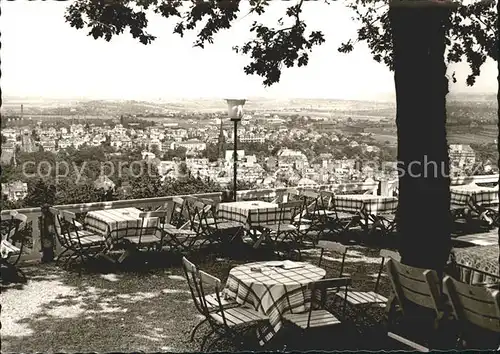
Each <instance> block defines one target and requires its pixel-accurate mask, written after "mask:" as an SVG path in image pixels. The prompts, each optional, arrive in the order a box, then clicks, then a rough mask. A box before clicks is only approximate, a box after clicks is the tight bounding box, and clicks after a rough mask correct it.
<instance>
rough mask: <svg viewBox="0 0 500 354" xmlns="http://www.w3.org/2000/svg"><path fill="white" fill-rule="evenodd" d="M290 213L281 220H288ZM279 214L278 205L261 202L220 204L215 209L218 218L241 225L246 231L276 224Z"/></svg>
mask: <svg viewBox="0 0 500 354" xmlns="http://www.w3.org/2000/svg"><path fill="white" fill-rule="evenodd" d="M290 212H291V211H288V212H286V213H285V215H284V216H283V218H284V219H290V214H289V213H290ZM280 213H281V212H280V209H279V208H278V204H275V203H268V202H263V201H240V202H232V203H221V204H219V207H218V209H217V217H218V218H221V219H224V220H228V221H236V222H240V223H243V224H245V225H246V227H247V229H250V228H252V227H256V226H261V225H266V224H276V223H278V221H279V219H280Z"/></svg>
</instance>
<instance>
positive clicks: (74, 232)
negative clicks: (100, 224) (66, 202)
mask: <svg viewBox="0 0 500 354" xmlns="http://www.w3.org/2000/svg"><path fill="white" fill-rule="evenodd" d="M49 210H50V212H51V213H52V215H53V216H54V221H55V222H54V226H55V227H54V228H55V232H56V236H57V239H58V241H59V244H60V245H61V247H62V248H63V251H62V252H61V253H60V254H59V255H58V256H57V261H56V264H59V262H60V260H62V259H64V258H66V261H65V262H64V263H63V267H69V266H70V264H71V263H73V262H74V261H76V260H77V259H80V260H81V262H82V264H85V262H86V261H87V260H89V259H94V258H96V257H97V256H98V255H100V254H103V252H104V251H105V249H106V239H105V237H104V236H102V235H98V234H96V233H94V232H91V231H88V230H85V229H84V226H83V225H82V224H81V223H79V222H78V221H77V220H76V215H75V214H74V213H72V212H69V211H66V210H59V209H57V208H53V207H50V208H49Z"/></svg>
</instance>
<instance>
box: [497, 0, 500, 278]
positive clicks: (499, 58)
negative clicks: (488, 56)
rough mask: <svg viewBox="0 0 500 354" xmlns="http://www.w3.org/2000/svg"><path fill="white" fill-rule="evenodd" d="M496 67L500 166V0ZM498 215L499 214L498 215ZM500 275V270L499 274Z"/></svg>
mask: <svg viewBox="0 0 500 354" xmlns="http://www.w3.org/2000/svg"><path fill="white" fill-rule="evenodd" d="M497 67H498V73H497V74H498V76H497V81H498V90H497V109H498V137H497V147H498V167H499V168H500V0H499V1H497ZM498 186H499V188H500V175H499V178H498ZM498 212H499V213H500V206H499V207H498ZM499 217H500V216H499ZM498 248H499V250H500V227H499V228H498ZM498 263H499V264H500V254H499V256H498ZM498 275H500V271H499V274H498Z"/></svg>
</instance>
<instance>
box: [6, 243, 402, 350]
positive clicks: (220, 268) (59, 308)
mask: <svg viewBox="0 0 500 354" xmlns="http://www.w3.org/2000/svg"><path fill="white" fill-rule="evenodd" d="M303 257H304V258H305V260H308V261H311V262H317V257H318V252H316V251H315V250H310V251H309V252H304V254H303ZM167 259H168V260H167ZM257 259H259V260H260V259H270V258H269V255H266V254H263V253H261V252H259V253H258V254H256V255H252V256H250V257H248V256H247V257H246V259H241V260H239V261H235V260H229V259H228V258H222V259H221V258H215V257H205V256H197V257H194V259H193V260H194V261H195V262H196V263H197V264H198V265H199V267H200V268H201V269H203V270H206V271H208V272H210V273H212V274H214V275H216V276H218V277H220V278H221V279H222V280H225V279H226V278H227V275H228V273H229V270H230V269H231V268H232V267H234V266H235V265H237V264H241V263H246V262H248V261H250V260H257ZM326 259H327V261H328V263H329V264H330V265H333V266H337V267H338V266H339V264H340V259H339V258H335V257H333V256H332V255H329V254H327V258H326ZM379 261H380V259H379V258H378V250H376V249H369V248H366V247H362V246H353V247H352V248H351V249H350V250H349V253H348V257H347V259H346V267H345V273H347V274H349V275H351V276H352V278H353V287H354V288H355V289H359V290H372V289H373V286H374V283H375V280H376V275H377V272H378V267H379ZM95 267H96V269H98V268H99V269H101V271H100V272H98V271H96V270H95V269H94V270H88V271H84V272H83V273H82V275H81V276H79V275H78V272H70V271H65V270H61V269H60V268H58V267H56V266H55V265H53V264H41V265H36V266H31V267H26V268H24V270H25V272H26V274H27V276H28V279H29V281H28V283H27V284H25V285H10V286H3V287H2V294H1V303H2V312H1V318H0V319H1V323H2V327H1V336H2V352H3V353H10V352H130V351H144V352H162V351H163V352H172V351H174V352H180V351H199V350H200V340H199V339H198V340H196V341H194V342H190V341H189V333H190V330H191V328H192V327H193V326H194V325H195V324H196V323H197V322H198V321H199V319H200V315H199V314H198V313H197V312H196V309H195V307H194V304H193V301H192V299H191V296H190V294H189V291H188V287H187V284H186V282H185V280H184V275H183V272H182V268H181V266H180V259H178V257H175V259H173V257H169V256H166V255H164V256H163V258H162V259H160V260H156V262H155V264H150V265H148V266H144V267H141V269H139V268H138V267H137V266H134V267H129V269H126V267H125V268H123V267H122V268H121V269H110V265H109V264H97V265H95ZM102 269H108V271H107V272H103V271H102ZM337 269H338V268H337ZM331 275H333V273H332V274H331ZM389 292H390V284H389V282H388V280H387V278H386V277H383V278H382V279H381V284H380V293H382V294H383V295H386V296H388V295H389ZM382 311H383V310H370V312H368V316H366V317H367V318H370V319H371V320H368V319H367V318H364V317H363V316H356V314H355V313H354V312H352V311H348V317H349V318H352V319H353V321H352V323H350V324H349V326H346V328H348V329H347V330H348V331H349V335H345V334H344V333H343V332H342V333H341V332H335V331H332V330H329V331H328V332H327V333H323V334H321V333H320V332H318V333H317V335H319V337H317V339H316V340H314V341H307V345H305V346H304V343H301V340H298V341H296V340H292V338H296V337H297V336H295V335H294V332H293V329H291V328H283V329H282V330H281V331H280V333H278V334H277V335H276V337H275V338H274V339H273V341H272V342H271V343H269V347H266V348H262V349H269V350H270V349H281V350H282V349H284V348H285V347H286V349H290V350H291V349H294V348H295V349H297V348H300V349H302V350H304V349H330V350H335V349H350V350H362V349H368V350H381V349H385V350H388V349H398V348H396V347H394V346H392V344H388V343H387V340H386V339H385V335H383V334H382V333H381V332H380V329H381V325H380V324H375V325H373V323H376V322H377V321H380V320H381V319H382V315H383V313H382ZM345 330H346V329H345V328H343V329H342V331H345ZM207 332H208V326H206V327H202V328H201V329H200V330H199V332H198V335H197V337H198V338H202V337H203V334H204V333H207ZM335 333H337V334H335ZM346 339H347V340H346ZM292 342H293V343H292ZM312 343H314V344H312ZM217 344H218V345H217V346H216V348H214V349H218V350H227V351H234V350H236V349H237V348H236V347H234V346H233V345H232V344H230V343H224V342H223V341H219V342H218V343H217ZM318 346H319V347H318ZM239 349H247V350H251V349H254V350H255V349H258V347H252V348H239Z"/></svg>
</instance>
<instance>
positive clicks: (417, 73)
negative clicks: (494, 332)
mask: <svg viewBox="0 0 500 354" xmlns="http://www.w3.org/2000/svg"><path fill="white" fill-rule="evenodd" d="M449 15H450V10H449V9H446V8H432V7H423V8H404V7H393V6H391V8H390V10H389V16H390V20H391V30H392V35H393V45H394V69H395V75H394V77H395V85H396V101H397V113H396V125H397V129H398V173H399V207H398V215H397V222H398V223H397V225H398V232H399V235H400V238H401V242H400V245H399V251H400V253H401V256H402V262H403V263H405V264H408V265H411V266H414V267H420V268H430V269H435V270H437V271H438V273H439V274H441V273H442V271H443V268H444V266H445V264H446V261H447V259H448V256H449V252H450V249H451V216H450V178H449V168H450V167H449V158H448V144H447V141H446V94H447V93H448V79H447V78H446V65H445V62H444V51H445V38H446V28H447V25H446V24H447V22H448V19H449Z"/></svg>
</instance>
